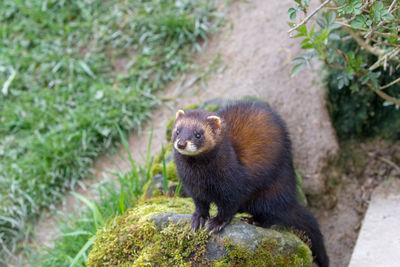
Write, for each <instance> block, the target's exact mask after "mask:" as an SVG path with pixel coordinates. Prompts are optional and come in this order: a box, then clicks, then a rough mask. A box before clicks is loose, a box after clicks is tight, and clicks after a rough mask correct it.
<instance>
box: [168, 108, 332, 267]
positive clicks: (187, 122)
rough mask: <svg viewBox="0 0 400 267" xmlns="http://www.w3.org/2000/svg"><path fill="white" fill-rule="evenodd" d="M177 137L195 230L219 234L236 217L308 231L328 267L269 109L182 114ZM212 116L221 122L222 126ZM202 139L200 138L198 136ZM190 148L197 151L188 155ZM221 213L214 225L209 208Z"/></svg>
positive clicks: (283, 135)
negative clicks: (212, 206)
mask: <svg viewBox="0 0 400 267" xmlns="http://www.w3.org/2000/svg"><path fill="white" fill-rule="evenodd" d="M178 115H179V116H177V119H176V121H175V125H174V128H173V133H172V141H173V142H174V144H176V145H177V146H178V143H179V145H180V146H181V148H182V149H183V150H179V149H178V148H177V147H175V153H174V156H175V162H176V165H177V170H178V175H179V177H180V179H181V181H182V184H183V187H184V189H185V190H186V192H187V193H188V194H189V195H190V196H191V197H192V198H193V201H194V203H195V205H196V210H195V212H194V213H193V216H192V229H193V230H196V229H198V228H201V227H203V226H204V224H205V223H206V222H207V229H208V230H210V231H211V232H218V231H220V230H222V229H223V227H225V226H226V225H227V224H228V223H229V222H230V221H231V220H232V218H233V216H234V215H235V213H237V212H247V213H249V214H251V215H252V216H253V217H252V219H251V221H252V222H254V223H255V224H257V225H261V226H263V227H269V226H271V225H273V224H278V225H283V226H286V227H293V228H295V229H299V230H301V231H304V232H305V233H306V235H307V236H308V237H309V238H310V240H311V243H312V247H311V249H312V252H313V255H314V256H315V257H316V262H317V263H318V264H319V265H320V266H324V267H325V266H329V259H328V256H327V255H326V251H325V247H324V243H323V238H322V234H321V232H320V230H319V226H318V223H317V221H316V219H315V218H314V216H313V215H312V214H311V213H310V212H309V211H308V210H307V209H305V208H304V207H302V206H301V205H299V204H298V203H297V201H296V182H295V172H294V168H293V162H292V154H291V144H290V139H289V136H288V133H287V130H286V127H285V124H284V122H283V121H282V120H281V119H280V118H279V116H278V115H277V114H276V113H275V112H273V111H272V110H271V109H270V108H269V107H267V106H266V105H265V104H262V103H259V102H250V101H241V102H236V103H232V104H230V105H228V106H227V107H226V108H225V109H224V110H222V111H220V112H218V113H212V112H208V111H204V110H187V111H184V112H183V113H182V112H181V113H180V114H178ZM210 116H218V117H219V118H220V120H218V119H213V117H210ZM199 133H201V134H199ZM186 144H190V146H191V147H192V148H196V149H197V150H196V151H195V152H193V153H194V154H193V155H184V154H182V153H185V151H184V150H185V149H188V148H187V147H186ZM212 202H213V203H215V204H216V205H217V207H218V214H217V216H216V217H214V218H211V219H209V207H210V203H212Z"/></svg>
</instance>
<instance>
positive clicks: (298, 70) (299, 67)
mask: <svg viewBox="0 0 400 267" xmlns="http://www.w3.org/2000/svg"><path fill="white" fill-rule="evenodd" d="M303 66H304V64H303V63H299V64H297V65H295V66H294V67H293V68H292V71H291V72H290V76H291V77H294V76H295V75H296V74H297V73H299V72H300V70H301V69H302V68H303Z"/></svg>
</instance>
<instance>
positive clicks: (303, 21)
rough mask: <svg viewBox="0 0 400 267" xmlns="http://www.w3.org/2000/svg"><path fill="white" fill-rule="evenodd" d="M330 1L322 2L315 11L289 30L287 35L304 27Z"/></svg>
mask: <svg viewBox="0 0 400 267" xmlns="http://www.w3.org/2000/svg"><path fill="white" fill-rule="evenodd" d="M330 1H331V0H325V2H323V3H322V4H321V5H320V6H319V7H317V9H315V10H314V11H313V12H312V13H311V14H310V15H308V16H307V17H306V18H305V19H303V20H302V21H301V22H300V23H299V24H297V25H296V27H294V28H291V29H290V30H288V33H291V32H292V31H294V30H296V29H298V28H299V27H300V26H301V25H304V24H306V23H307V21H309V20H310V19H311V17H312V16H314V15H315V14H316V13H317V12H318V11H319V10H320V9H321V8H323V7H324V6H326V5H327V4H328V3H329V2H330Z"/></svg>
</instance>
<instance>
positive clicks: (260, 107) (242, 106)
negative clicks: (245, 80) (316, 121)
mask: <svg viewBox="0 0 400 267" xmlns="http://www.w3.org/2000/svg"><path fill="white" fill-rule="evenodd" d="M219 115H220V116H221V117H222V118H223V120H224V122H225V123H226V125H227V130H228V132H229V138H230V140H231V142H232V146H233V148H234V150H235V152H236V155H237V157H238V159H239V161H240V162H241V163H242V164H243V165H244V166H245V167H246V169H247V171H248V172H249V173H250V174H252V175H255V174H258V173H260V172H264V171H265V170H267V169H271V168H273V167H274V166H276V165H277V164H278V163H279V161H281V160H282V159H281V158H282V157H283V156H285V154H287V153H285V152H290V142H289V139H288V138H287V133H286V129H285V126H284V124H283V122H282V120H281V119H280V118H279V117H278V116H277V115H276V114H275V113H274V112H273V111H272V110H271V109H270V108H269V107H268V106H267V105H265V104H263V103H260V102H250V101H242V102H236V103H234V104H231V105H228V106H227V107H226V108H225V109H224V110H222V111H221V112H220V113H219Z"/></svg>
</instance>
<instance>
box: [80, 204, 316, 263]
mask: <svg viewBox="0 0 400 267" xmlns="http://www.w3.org/2000/svg"><path fill="white" fill-rule="evenodd" d="M193 209H194V204H193V202H192V201H191V199H187V198H186V199H185V198H165V197H162V198H152V199H149V200H146V201H142V202H141V203H139V204H138V205H137V206H136V207H135V208H133V209H130V210H128V211H127V212H126V213H125V214H123V215H122V216H119V217H117V218H116V219H115V220H114V221H113V222H112V223H110V224H108V225H107V226H106V227H104V228H103V229H99V230H98V231H97V235H96V241H95V242H94V245H93V250H92V251H91V252H90V254H89V256H88V262H87V263H88V265H89V266H102V265H129V266H130V265H132V266H142V265H143V264H144V263H145V262H147V263H151V264H156V265H161V266H193V265H194V266H197V265H201V266H203V265H204V266H311V261H312V257H311V251H310V249H309V248H308V247H307V245H306V244H304V243H303V242H301V241H300V240H299V239H298V238H297V237H296V236H295V235H293V234H291V233H289V232H287V231H285V230H281V231H279V232H277V231H274V230H267V231H266V230H264V229H261V230H260V229H252V231H253V230H254V231H255V232H254V233H252V237H254V236H253V235H255V236H256V235H257V233H258V234H260V233H259V232H257V231H263V234H264V235H263V238H260V240H257V241H256V243H257V244H259V245H257V247H256V248H255V249H254V250H253V251H251V250H249V249H248V248H244V247H246V246H247V245H248V244H243V243H242V241H235V242H233V241H231V240H230V239H229V236H231V235H232V233H230V234H226V235H225V236H224V237H223V240H222V241H223V242H221V240H216V239H215V236H209V234H208V233H207V232H205V231H196V232H192V231H191V230H190V215H189V216H185V217H180V216H179V215H178V216H176V217H175V218H173V217H171V216H170V215H167V214H168V213H174V214H182V213H183V214H188V213H189V214H190V213H192V212H193ZM160 212H161V213H163V214H160ZM165 213H167V214H165ZM157 217H158V218H159V219H156V218H157ZM167 219H169V221H168V222H167ZM233 224H234V225H235V226H233V228H232V230H230V231H233V232H235V231H237V230H238V229H242V228H240V227H243V225H240V223H238V220H237V219H235V220H234V222H233ZM245 227H246V226H245ZM247 227H253V226H247ZM235 229H236V230H235ZM264 236H265V237H264ZM246 237H247V236H246V235H244V236H243V238H244V239H243V242H245V243H247V242H250V243H251V244H253V242H254V240H252V239H251V240H247V241H245V239H246ZM209 243H214V244H211V245H210V246H211V247H213V248H214V249H215V248H217V247H218V248H217V250H221V246H224V247H226V248H227V253H226V254H225V256H224V255H221V256H222V257H221V256H219V257H221V258H219V257H218V258H215V256H212V255H209V254H207V244H209ZM241 246H244V247H241ZM213 253H214V255H216V254H218V253H216V251H213ZM213 253H211V254H213ZM206 254H207V255H209V257H204V256H205V255H206Z"/></svg>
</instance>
